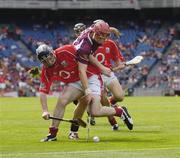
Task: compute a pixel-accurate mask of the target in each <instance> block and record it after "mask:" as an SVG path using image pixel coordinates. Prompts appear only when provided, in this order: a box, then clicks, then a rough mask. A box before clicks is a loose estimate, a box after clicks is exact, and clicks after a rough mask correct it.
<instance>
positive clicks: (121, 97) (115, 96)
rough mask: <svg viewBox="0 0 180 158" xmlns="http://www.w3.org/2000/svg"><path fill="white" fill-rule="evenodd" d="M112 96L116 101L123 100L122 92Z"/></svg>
mask: <svg viewBox="0 0 180 158" xmlns="http://www.w3.org/2000/svg"><path fill="white" fill-rule="evenodd" d="M114 98H115V99H116V100H117V101H123V100H124V93H122V94H116V95H114Z"/></svg>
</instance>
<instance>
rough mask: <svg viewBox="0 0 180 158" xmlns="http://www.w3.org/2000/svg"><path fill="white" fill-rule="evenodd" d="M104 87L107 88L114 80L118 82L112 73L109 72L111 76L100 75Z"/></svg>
mask: <svg viewBox="0 0 180 158" xmlns="http://www.w3.org/2000/svg"><path fill="white" fill-rule="evenodd" d="M101 77H102V80H103V83H104V86H105V87H107V86H108V85H109V84H110V83H111V82H112V81H114V80H118V79H117V77H116V76H115V75H114V72H111V76H110V77H108V76H105V75H101Z"/></svg>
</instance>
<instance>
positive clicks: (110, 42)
mask: <svg viewBox="0 0 180 158" xmlns="http://www.w3.org/2000/svg"><path fill="white" fill-rule="evenodd" d="M105 44H106V45H116V43H115V42H114V41H113V40H112V39H107V40H106V41H105Z"/></svg>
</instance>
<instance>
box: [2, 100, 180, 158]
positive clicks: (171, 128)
mask: <svg viewBox="0 0 180 158" xmlns="http://www.w3.org/2000/svg"><path fill="white" fill-rule="evenodd" d="M56 100H57V99H56V98H49V100H48V104H49V105H50V106H49V107H50V108H49V109H50V111H53V107H54V105H55V103H56ZM122 104H123V105H126V106H127V107H128V109H129V112H130V114H131V115H132V116H133V120H134V130H133V131H129V130H128V129H127V128H126V127H125V126H124V124H123V123H122V121H121V120H120V119H119V118H117V120H118V123H119V125H120V130H119V131H116V132H113V131H112V130H111V127H110V126H109V124H108V122H107V118H96V123H97V124H96V126H91V127H90V140H89V142H87V141H86V136H87V129H83V128H81V129H80V131H79V136H80V140H78V141H71V140H68V133H69V127H70V124H69V123H65V122H62V123H61V126H60V130H59V133H58V141H57V142H46V143H40V139H41V138H43V137H44V136H46V135H47V133H48V126H49V124H50V121H45V120H43V119H41V108H40V103H39V98H0V154H1V155H0V157H2V158H11V157H12V158H16V157H18V158H41V157H43V158H47V157H48V158H65V157H66V158H69V157H73V158H76V157H77V158H92V157H93V158H106V157H108V158H117V157H123V158H161V157H162V158H169V157H173V158H179V157H180V98H179V97H127V98H126V99H125V100H124V101H123V103H122ZM74 108H75V106H74V105H68V106H67V108H66V113H65V118H72V116H73V110H74ZM83 119H84V120H86V114H85V115H84V118H83ZM95 135H97V136H99V137H100V142H99V143H94V142H93V140H92V138H93V136H95Z"/></svg>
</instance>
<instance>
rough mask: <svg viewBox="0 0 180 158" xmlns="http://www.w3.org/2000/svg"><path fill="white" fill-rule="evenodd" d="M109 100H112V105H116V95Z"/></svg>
mask: <svg viewBox="0 0 180 158" xmlns="http://www.w3.org/2000/svg"><path fill="white" fill-rule="evenodd" d="M109 101H110V103H111V104H112V105H114V104H116V102H117V101H116V100H115V99H114V97H111V98H110V99H109Z"/></svg>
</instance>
